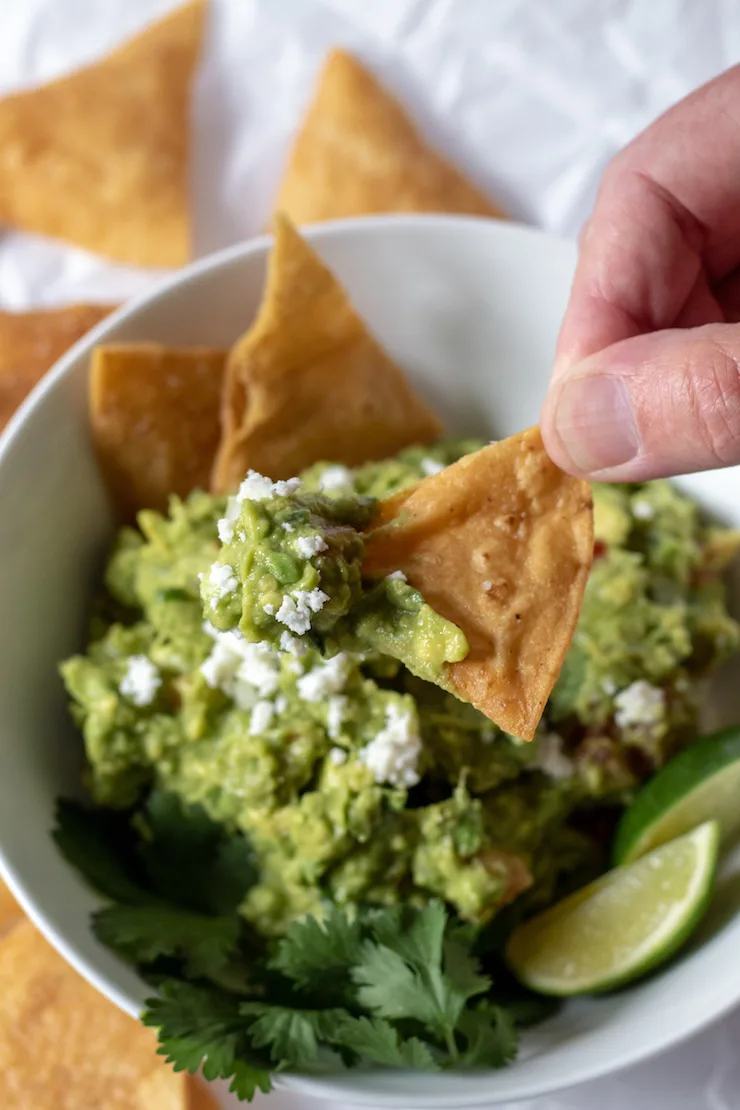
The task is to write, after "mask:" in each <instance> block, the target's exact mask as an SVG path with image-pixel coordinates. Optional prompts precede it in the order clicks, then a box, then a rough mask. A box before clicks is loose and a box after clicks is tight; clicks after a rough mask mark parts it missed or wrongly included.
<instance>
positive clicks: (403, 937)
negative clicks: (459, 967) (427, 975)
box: [372, 902, 447, 971]
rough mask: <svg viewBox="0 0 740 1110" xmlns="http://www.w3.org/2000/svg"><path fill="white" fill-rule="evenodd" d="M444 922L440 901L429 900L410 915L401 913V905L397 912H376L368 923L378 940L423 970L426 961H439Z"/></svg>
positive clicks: (432, 962)
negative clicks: (382, 913)
mask: <svg viewBox="0 0 740 1110" xmlns="http://www.w3.org/2000/svg"><path fill="white" fill-rule="evenodd" d="M404 917H405V918H406V920H405V921H404ZM446 923H447V911H446V910H445V908H444V906H443V905H442V903H441V902H430V904H429V905H428V906H425V907H424V908H423V909H420V910H415V911H413V912H412V913H411V914H410V915H409V914H408V913H406V914H405V915H404V913H403V911H402V909H401V912H399V911H398V910H397V911H396V912H395V913H391V914H387V915H383V916H378V917H376V918H375V920H374V921H373V923H372V931H373V933H374V935H375V936H376V938H377V939H378V940H379V941H380V943H381V944H384V945H386V946H387V947H389V948H392V949H393V951H394V952H396V953H397V954H398V955H399V956H401V957H402V958H403V959H404V960H405V961H406V962H407V963H408V964H410V965H411V967H414V968H416V969H417V970H418V971H423V970H424V969H425V968H427V967H429V966H430V964H431V965H434V966H439V965H441V961H442V943H443V939H444V933H445V925H446Z"/></svg>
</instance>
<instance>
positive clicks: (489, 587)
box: [483, 578, 493, 593]
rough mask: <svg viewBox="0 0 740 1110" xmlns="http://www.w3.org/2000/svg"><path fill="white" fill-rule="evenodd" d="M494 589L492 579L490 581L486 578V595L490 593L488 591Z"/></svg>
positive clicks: (484, 587)
mask: <svg viewBox="0 0 740 1110" xmlns="http://www.w3.org/2000/svg"><path fill="white" fill-rule="evenodd" d="M492 587H493V582H492V581H491V579H490V578H486V580H485V581H484V583H483V589H484V590H485V592H486V593H488V591H489V590H490V589H491V588H492Z"/></svg>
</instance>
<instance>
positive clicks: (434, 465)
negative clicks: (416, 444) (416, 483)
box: [421, 459, 445, 478]
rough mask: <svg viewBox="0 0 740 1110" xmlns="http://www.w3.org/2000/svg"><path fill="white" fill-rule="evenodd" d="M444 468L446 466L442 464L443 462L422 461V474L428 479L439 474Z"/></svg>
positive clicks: (434, 460) (433, 460)
mask: <svg viewBox="0 0 740 1110" xmlns="http://www.w3.org/2000/svg"><path fill="white" fill-rule="evenodd" d="M444 468H445V464H444V463H441V462H437V460H436V459H422V460H421V472H422V474H425V475H426V476H427V478H428V477H429V476H430V475H431V474H439V472H440V470H444Z"/></svg>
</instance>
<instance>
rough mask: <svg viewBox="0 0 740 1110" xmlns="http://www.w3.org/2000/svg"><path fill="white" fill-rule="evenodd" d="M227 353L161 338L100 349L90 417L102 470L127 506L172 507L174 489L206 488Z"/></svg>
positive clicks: (93, 370) (126, 508)
mask: <svg viewBox="0 0 740 1110" xmlns="http://www.w3.org/2000/svg"><path fill="white" fill-rule="evenodd" d="M225 365H226V351H213V350H210V349H208V348H200V347H189V348H184V349H182V350H174V349H170V348H168V347H161V346H159V345H158V344H156V343H129V344H121V345H120V346H110V347H106V346H101V347H97V348H96V349H95V351H94V352H93V359H92V367H91V370H90V420H91V423H92V431H93V440H94V443H95V448H96V450H97V453H98V457H99V458H100V462H101V465H102V468H103V473H104V474H105V476H106V479H107V481H108V483H109V485H110V488H111V490H112V492H113V494H114V497H115V498H116V501H117V503H118V504H119V506H120V507H121V508H122V509H124V511H128V512H132V511H136V510H138V509H143V508H147V509H160V510H163V509H166V507H167V500H168V497H169V494H171V493H176V494H179V495H180V496H181V497H184V496H185V495H186V494H188V493H190V491H191V490H193V489H207V488H208V482H209V478H210V472H211V467H212V466H213V459H214V456H215V453H216V447H217V445H218V441H219V437H220V434H221V425H220V420H219V407H220V403H221V389H222V383H223V375H224V367H225Z"/></svg>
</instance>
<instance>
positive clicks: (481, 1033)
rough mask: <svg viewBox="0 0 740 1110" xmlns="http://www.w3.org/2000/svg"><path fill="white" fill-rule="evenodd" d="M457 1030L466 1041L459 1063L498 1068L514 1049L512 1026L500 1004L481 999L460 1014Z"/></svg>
mask: <svg viewBox="0 0 740 1110" xmlns="http://www.w3.org/2000/svg"><path fill="white" fill-rule="evenodd" d="M458 1030H459V1032H460V1033H461V1034H462V1036H463V1037H464V1039H465V1041H466V1048H465V1051H464V1052H463V1054H462V1055H461V1057H460V1062H461V1063H462V1064H468V1065H469V1066H470V1067H478V1068H501V1067H503V1066H504V1064H508V1063H510V1062H511V1061H512V1060H513V1059H514V1057H515V1056H516V1052H517V1040H518V1038H517V1032H516V1026H515V1024H514V1021H513V1019H512V1017H511V1015H510V1014H508V1013H507V1012H506V1010H504V1009H503V1008H502V1007H501V1006H494V1005H492V1004H490V1003H485V1002H484V1003H482V1004H481V1005H479V1006H477V1007H476V1008H475V1009H467V1010H465V1011H464V1012H463V1013H462V1014H461V1015H460V1020H459V1022H458Z"/></svg>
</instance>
